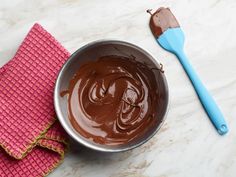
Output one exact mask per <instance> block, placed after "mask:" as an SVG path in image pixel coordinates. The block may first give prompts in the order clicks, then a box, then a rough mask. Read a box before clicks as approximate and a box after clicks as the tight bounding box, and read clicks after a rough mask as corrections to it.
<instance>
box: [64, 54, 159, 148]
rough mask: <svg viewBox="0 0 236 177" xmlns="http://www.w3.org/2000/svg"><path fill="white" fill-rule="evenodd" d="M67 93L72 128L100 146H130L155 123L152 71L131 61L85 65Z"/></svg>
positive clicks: (105, 59) (155, 93)
mask: <svg viewBox="0 0 236 177" xmlns="http://www.w3.org/2000/svg"><path fill="white" fill-rule="evenodd" d="M67 93H68V94H69V97H68V104H69V108H68V110H69V119H70V121H71V123H72V125H73V127H74V128H75V129H76V130H77V131H78V132H79V133H80V134H81V135H82V136H84V137H85V138H88V139H91V140H92V141H94V142H96V143H99V144H109V145H117V144H124V143H127V142H130V141H131V140H133V139H135V138H136V137H138V136H142V134H144V133H145V132H146V131H147V129H148V127H150V125H151V124H152V123H153V124H154V121H156V118H155V116H156V114H157V106H158V90H157V83H156V79H155V76H154V73H153V70H152V69H151V68H149V67H148V66H147V65H145V64H143V63H141V62H137V61H135V60H134V59H130V58H126V57H120V56H104V57H101V58H99V59H98V60H96V61H92V62H88V63H85V64H84V65H82V66H81V67H80V69H79V70H78V72H77V73H76V74H75V75H74V77H73V78H72V80H71V81H70V85H69V89H68V91H67Z"/></svg>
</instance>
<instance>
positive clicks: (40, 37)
mask: <svg viewBox="0 0 236 177" xmlns="http://www.w3.org/2000/svg"><path fill="white" fill-rule="evenodd" d="M69 56H70V54H69V52H68V51H67V50H66V49H65V48H64V47H62V45H61V44H60V43H58V42H57V40H56V39H55V38H54V37H53V36H52V35H51V34H49V33H48V32H47V31H46V30H45V29H43V28H42V26H40V25H39V24H35V25H34V26H33V27H32V29H31V30H30V32H29V33H28V34H27V36H26V38H25V39H24V41H23V43H22V44H21V45H20V47H19V49H18V50H17V52H16V54H15V56H14V57H13V58H12V59H11V60H10V61H9V62H8V63H7V64H5V65H4V66H3V67H2V68H0V146H1V147H0V176H4V177H5V176H9V177H11V176H12V177H13V176H14V177H17V176H19V177H26V176H27V177H28V176H33V177H34V176H46V175H47V174H48V173H49V172H51V171H52V170H53V169H54V168H55V167H56V166H57V165H58V164H59V163H60V162H61V160H62V159H63V157H64V152H65V149H66V138H67V135H66V133H65V132H64V130H63V129H62V127H61V125H60V124H59V123H58V122H57V121H56V118H55V111H54V106H53V89H54V83H55V80H56V77H57V74H58V72H59V70H60V68H61V66H62V65H63V63H64V62H65V61H66V59H67V58H68V57H69Z"/></svg>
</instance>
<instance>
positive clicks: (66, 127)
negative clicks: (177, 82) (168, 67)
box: [53, 39, 170, 152]
mask: <svg viewBox="0 0 236 177" xmlns="http://www.w3.org/2000/svg"><path fill="white" fill-rule="evenodd" d="M98 43H118V44H125V45H127V46H131V47H133V48H135V49H137V50H139V51H140V52H142V53H143V54H144V55H146V56H147V58H149V59H150V60H152V62H153V63H154V64H155V65H156V66H160V62H158V61H157V60H156V59H155V58H154V57H153V55H151V54H150V52H149V51H147V50H146V49H143V48H142V47H139V46H138V45H136V44H133V43H130V42H127V41H123V40H114V39H100V40H95V41H92V42H89V43H87V44H85V45H83V46H82V47H80V48H79V49H77V50H76V51H75V52H74V53H73V54H72V55H71V56H70V57H69V58H68V59H67V60H66V61H65V63H64V64H63V66H62V67H61V69H60V71H59V74H58V75H57V79H56V82H55V86H54V95H53V97H54V98H53V100H54V109H55V112H56V115H57V117H58V120H59V122H60V123H61V125H62V127H63V128H64V130H65V131H66V133H67V134H68V135H69V136H70V137H71V138H72V139H74V140H75V141H76V142H78V143H80V144H81V145H83V146H85V147H87V148H89V149H92V150H95V151H100V152H123V151H128V150H131V149H134V148H136V147H139V146H141V145H142V144H144V143H146V142H147V141H148V140H150V139H151V138H152V137H153V136H154V135H155V134H156V133H157V132H158V131H159V130H160V128H161V127H162V125H163V124H164V122H165V120H166V117H167V113H168V111H169V102H170V100H169V97H170V96H169V87H168V83H167V79H166V76H165V75H164V73H161V74H162V77H163V82H164V87H165V88H166V95H167V97H166V98H167V105H166V109H165V111H164V115H163V117H162V121H161V122H160V124H159V125H158V126H157V128H156V129H155V131H153V132H152V133H151V134H150V135H149V136H148V137H147V138H145V139H143V140H142V141H140V142H139V143H136V144H133V145H131V146H128V147H124V148H119V149H109V148H105V147H100V146H97V145H96V143H94V144H92V143H89V141H85V140H83V139H82V138H80V137H79V136H77V135H76V134H75V133H74V131H73V130H71V128H70V127H69V125H67V123H66V119H67V118H65V117H63V115H62V112H61V110H60V106H59V99H58V95H60V91H59V85H60V81H61V78H62V76H63V73H64V70H65V68H66V67H67V66H68V65H69V64H70V63H71V62H72V61H73V60H72V58H73V57H74V56H76V55H77V54H78V53H79V52H81V51H83V50H84V49H86V48H88V47H90V46H93V45H95V44H98ZM111 147H112V146H111Z"/></svg>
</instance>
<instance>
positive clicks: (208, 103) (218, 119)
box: [176, 50, 228, 135]
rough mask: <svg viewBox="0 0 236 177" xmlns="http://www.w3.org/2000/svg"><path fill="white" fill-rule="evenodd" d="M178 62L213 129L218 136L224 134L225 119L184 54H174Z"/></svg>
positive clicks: (225, 127) (179, 52) (225, 131)
mask: <svg viewBox="0 0 236 177" xmlns="http://www.w3.org/2000/svg"><path fill="white" fill-rule="evenodd" d="M176 55H177V57H178V58H179V61H180V62H181V64H182V65H183V67H184V70H185V72H186V73H187V75H188V77H189V79H190V80H191V82H192V84H193V87H194V89H195V91H196V93H197V95H198V97H199V99H200V101H201V103H202V105H203V107H204V109H205V111H206V113H207V114H208V116H209V118H210V119H211V121H212V123H213V124H214V126H215V128H216V129H217V131H218V133H219V134H220V135H223V134H226V133H227V132H228V127H227V124H226V122H225V119H224V117H223V115H222V113H221V111H220V109H219V108H218V106H217V104H216V102H215V101H214V99H213V98H212V96H211V95H210V93H209V92H208V90H207V89H206V88H205V86H204V85H203V83H202V82H201V80H200V79H199V77H198V75H197V74H196V72H195V71H194V69H193V67H192V66H191V64H190V63H189V60H188V59H187V57H186V55H185V53H184V52H183V51H181V50H180V51H178V52H176Z"/></svg>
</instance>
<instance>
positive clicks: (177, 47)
mask: <svg viewBox="0 0 236 177" xmlns="http://www.w3.org/2000/svg"><path fill="white" fill-rule="evenodd" d="M149 13H150V11H149ZM151 15H152V19H151V20H150V27H151V30H152V32H153V34H154V36H155V37H156V40H157V42H158V43H159V44H160V46H161V47H162V48H164V49H165V50H167V51H169V52H171V53H173V54H175V55H176V56H177V58H178V59H179V61H180V63H181V64H182V66H183V68H184V70H185V72H186V74H187V75H188V77H189V79H190V80H191V82H192V85H193V87H194V89H195V91H196V93H197V95H198V97H199V99H200V101H201V103H202V106H203V107H204V109H205V111H206V113H207V114H208V117H209V118H210V120H211V121H212V123H213V124H214V126H215V128H216V129H217V131H218V133H219V134H220V135H224V134H226V133H227V132H228V127H227V124H226V122H225V120H224V117H223V115H222V113H221V111H220V109H219V108H218V106H217V104H216V102H215V101H214V99H213V98H212V96H211V95H210V94H209V92H208V91H207V89H206V88H205V87H204V85H203V83H202V82H201V80H200V79H199V77H198V75H197V74H196V72H195V71H194V69H193V67H192V66H191V64H190V63H189V60H188V58H187V56H186V55H185V53H184V33H183V31H182V30H181V28H180V27H179V25H178V22H177V20H176V18H175V17H174V15H173V14H172V13H171V11H170V10H169V9H168V8H160V9H158V10H157V11H156V12H155V13H154V14H151ZM175 20H176V21H175ZM153 25H154V26H153ZM158 25H159V26H158Z"/></svg>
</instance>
